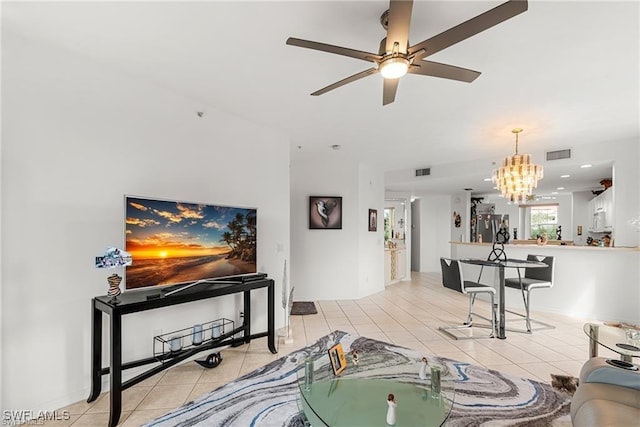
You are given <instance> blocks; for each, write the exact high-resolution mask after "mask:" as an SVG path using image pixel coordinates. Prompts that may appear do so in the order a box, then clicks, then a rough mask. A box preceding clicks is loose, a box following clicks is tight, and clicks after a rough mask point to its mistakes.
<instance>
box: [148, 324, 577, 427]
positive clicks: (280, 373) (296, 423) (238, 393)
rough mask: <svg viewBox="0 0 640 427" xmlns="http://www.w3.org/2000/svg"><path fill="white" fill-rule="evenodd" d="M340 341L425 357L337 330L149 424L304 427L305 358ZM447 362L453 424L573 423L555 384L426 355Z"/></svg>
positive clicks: (565, 397) (565, 398)
mask: <svg viewBox="0 0 640 427" xmlns="http://www.w3.org/2000/svg"><path fill="white" fill-rule="evenodd" d="M337 342H341V343H342V346H343V347H344V349H345V351H349V349H350V348H352V347H353V348H357V349H358V351H360V352H366V351H376V352H393V353H396V354H401V355H403V356H406V357H408V358H416V359H417V358H421V357H422V356H425V354H422V353H421V352H418V351H416V350H411V349H407V348H405V347H399V346H396V345H393V344H389V343H385V342H382V341H377V340H373V339H369V338H365V337H358V336H355V335H351V334H347V333H345V332H341V331H335V332H333V333H331V334H329V335H327V336H325V337H323V338H321V339H319V340H318V341H317V342H315V343H314V344H313V345H311V346H308V347H305V348H302V349H300V350H298V351H295V352H293V353H291V354H289V355H287V356H285V357H282V358H280V359H278V360H276V361H274V362H271V363H269V364H268V365H266V366H263V367H262V368H260V369H257V370H255V371H253V372H251V373H249V374H247V375H245V376H243V377H241V378H238V379H237V380H235V381H233V382H231V383H229V384H226V385H224V386H222V387H220V388H218V389H217V390H214V391H212V392H210V393H208V394H205V395H204V396H201V397H199V398H198V399H196V400H194V401H192V402H189V403H187V404H186V405H184V406H182V407H181V408H178V409H176V410H174V411H172V412H169V413H168V414H166V415H163V416H161V417H159V418H157V419H155V420H154V421H151V422H150V423H148V424H147V426H242V427H245V426H267V427H271V426H273V427H276V426H277V427H280V426H283V427H302V426H304V421H305V419H304V415H303V414H302V413H301V412H300V409H299V408H298V403H297V400H298V395H299V391H298V386H297V384H296V379H297V376H296V370H297V369H298V366H299V365H300V363H301V362H302V361H303V360H304V359H305V357H306V356H307V355H309V354H312V353H317V352H326V351H327V350H328V349H329V348H331V347H332V346H333V345H334V344H336V343H337ZM426 356H427V357H428V358H429V360H433V361H435V362H436V363H439V364H441V365H443V366H445V367H446V368H447V370H448V372H449V373H450V374H451V375H452V376H453V377H454V379H455V381H456V385H455V390H456V395H455V403H454V405H453V409H452V411H451V415H450V417H449V419H448V421H447V423H446V424H447V425H449V426H536V427H538V426H564V425H568V426H570V425H571V421H570V420H569V416H568V414H569V406H570V402H571V396H570V395H569V394H567V393H562V392H558V391H556V390H554V389H553V388H552V387H551V385H549V384H544V383H540V382H537V381H533V380H528V379H524V378H519V377H515V376H512V375H507V374H503V373H500V372H498V371H494V370H490V369H486V368H483V367H479V366H474V365H471V364H469V363H463V362H458V361H455V360H451V359H447V358H440V357H437V356H429V355H426Z"/></svg>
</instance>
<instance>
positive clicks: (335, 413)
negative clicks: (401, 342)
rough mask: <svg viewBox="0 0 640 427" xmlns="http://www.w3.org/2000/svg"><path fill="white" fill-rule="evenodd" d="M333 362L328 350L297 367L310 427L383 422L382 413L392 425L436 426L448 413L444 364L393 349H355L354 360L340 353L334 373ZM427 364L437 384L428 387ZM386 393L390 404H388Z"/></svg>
mask: <svg viewBox="0 0 640 427" xmlns="http://www.w3.org/2000/svg"><path fill="white" fill-rule="evenodd" d="M336 361H337V360H336V359H334V361H333V364H332V361H331V358H330V357H329V354H328V353H325V354H322V355H315V356H311V357H310V358H309V359H307V361H306V362H304V363H303V364H302V365H301V367H300V369H299V370H298V387H299V390H300V403H301V406H302V410H303V412H304V414H305V416H306V417H307V420H308V421H309V422H310V424H311V425H313V426H314V427H317V426H355V425H357V426H373V425H386V423H387V416H393V417H395V426H397V427H402V426H416V425H442V424H443V423H444V422H445V420H446V419H447V418H448V416H449V414H450V412H451V408H452V406H453V402H454V396H455V393H454V382H453V380H452V379H451V376H450V375H449V373H448V371H447V368H446V367H444V366H435V365H434V364H433V363H432V362H429V363H428V365H427V366H424V364H423V362H422V361H421V360H417V359H413V358H409V357H407V356H404V355H401V354H397V353H391V352H384V353H382V352H367V353H360V354H358V356H357V364H355V363H354V361H353V357H352V356H351V355H350V354H347V355H345V358H344V359H342V364H343V365H346V366H344V369H343V370H342V371H341V372H340V373H339V374H338V375H335V374H334V369H333V366H335V365H336ZM338 364H340V362H338ZM341 367H342V366H341ZM432 368H435V370H436V372H434V377H437V376H440V380H439V381H436V383H439V384H440V387H432V386H431V379H432V370H431V369H432ZM390 394H393V396H394V398H395V405H392V404H389V403H388V397H389V395H390ZM392 406H393V408H391V407H392ZM390 412H393V414H390Z"/></svg>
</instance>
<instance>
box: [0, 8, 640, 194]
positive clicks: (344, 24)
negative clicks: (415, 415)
mask: <svg viewBox="0 0 640 427" xmlns="http://www.w3.org/2000/svg"><path fill="white" fill-rule="evenodd" d="M501 3H502V1H472V2H468V1H416V2H415V4H414V7H413V16H412V22H411V33H410V43H411V44H415V43H417V42H420V41H422V40H424V39H427V38H429V37H431V36H433V35H436V34H438V33H440V32H442V31H444V30H446V29H448V28H450V27H452V26H454V25H457V24H459V23H461V22H463V21H465V20H467V19H470V18H472V17H474V16H476V15H478V14H480V13H482V12H484V11H486V10H489V9H491V8H493V7H495V6H497V5H499V4H501ZM387 8H388V2H386V1H355V2H345V1H332V2H330V1H285V2H273V1H257V2H244V1H243V2H239V1H235V2H220V1H203V2H189V3H187V2H104V3H97V2H66V3H58V2H45V3H35V2H27V1H25V2H6V1H5V2H2V25H3V31H11V32H14V33H17V34H19V35H21V36H24V37H27V38H30V39H33V40H37V41H41V42H44V43H47V44H50V45H54V46H58V47H62V48H65V49H69V50H71V51H74V52H76V53H78V54H80V55H83V56H85V57H88V58H91V59H92V60H95V61H99V62H100V63H102V64H104V66H105V67H109V68H113V69H118V70H120V71H124V72H126V73H127V74H129V75H132V76H135V77H138V78H140V79H144V80H147V81H151V82H154V83H156V84H157V85H159V86H161V87H163V88H165V89H168V90H172V91H174V92H177V93H180V94H182V95H184V96H186V97H189V98H190V99H192V100H193V109H194V114H195V112H196V111H204V112H205V114H206V112H207V109H220V110H224V111H227V112H231V113H233V114H237V115H240V116H243V117H245V118H247V119H249V120H251V121H254V122H258V123H262V124H264V125H267V126H269V127H271V128H274V129H277V130H280V131H282V132H283V133H285V134H287V135H289V136H290V138H291V144H292V156H293V159H294V160H295V159H300V158H326V157H327V156H332V155H340V156H350V157H353V158H357V159H360V160H362V161H363V162H368V163H373V164H382V165H384V168H385V170H387V171H389V173H388V174H387V188H388V189H390V190H405V191H412V192H415V193H421V192H425V191H440V192H442V191H460V190H461V189H462V188H465V187H470V188H473V189H474V193H478V192H486V191H490V190H491V187H492V185H491V183H487V182H483V181H482V179H483V178H486V177H490V175H491V170H492V169H493V168H494V167H495V164H493V163H494V162H500V160H501V159H502V158H503V157H504V156H505V155H508V154H512V153H513V150H514V138H513V135H512V134H511V129H512V128H515V127H521V128H524V132H523V133H522V134H521V136H520V152H521V153H523V152H529V153H532V154H534V160H535V161H536V162H538V163H541V162H542V161H543V154H544V152H545V151H547V150H553V149H560V148H572V149H574V151H575V150H579V148H580V146H584V145H589V144H595V143H609V142H612V141H619V140H625V139H626V140H628V139H630V138H636V139H637V138H639V137H640V130H639V116H640V109H639V104H640V102H639V99H640V96H639V95H640V92H639V83H638V81H639V78H638V76H639V74H640V65H639V64H640V42H639V39H640V37H639V27H640V24H639V23H640V8H639V3H638V2H636V1H625V2H614V1H602V2H595V1H565V2H556V1H554V2H550V1H535V0H534V1H529V10H528V11H527V12H525V13H523V14H521V15H518V16H516V17H514V18H512V19H511V20H508V21H506V22H504V23H502V24H499V25H498V26H496V27H493V28H491V29H489V30H486V31H484V32H482V33H480V34H478V35H475V36H473V37H472V38H470V39H467V40H465V41H463V42H460V43H458V44H456V45H454V46H452V47H450V48H448V49H445V50H443V51H441V52H439V53H437V54H435V55H433V56H431V57H430V58H429V59H430V60H434V61H438V62H444V63H447V64H452V65H456V66H460V67H464V68H470V69H473V70H477V71H481V72H482V75H481V76H480V77H479V78H478V79H477V80H476V81H475V82H473V83H471V84H467V83H460V82H455V81H450V80H444V79H438V78H432V77H424V76H416V75H407V76H405V77H403V78H402V80H401V82H400V86H399V89H398V94H397V96H396V102H395V103H393V104H390V105H388V106H385V107H383V106H382V82H381V77H380V76H379V75H374V76H370V77H367V78H365V79H362V80H359V81H357V82H355V83H352V84H349V85H347V86H344V87H342V88H339V89H337V90H334V91H332V92H329V93H327V94H325V95H322V96H320V97H312V96H309V94H310V93H311V92H313V91H315V90H317V89H320V88H322V87H324V86H326V85H328V84H330V83H333V82H335V81H338V80H340V79H342V78H344V77H347V76H349V75H351V74H354V73H356V72H358V71H361V70H364V69H366V68H369V67H370V64H369V63H366V62H363V61H359V60H356V59H351V58H347V57H343V56H338V55H331V54H327V53H324V52H318V51H312V50H308V49H302V48H298V47H292V46H287V45H285V41H286V39H287V37H289V36H292V37H298V38H302V39H308V40H313V41H319V42H324V43H329V44H335V45H340V46H344V47H350V48H354V49H358V50H364V51H372V52H376V51H377V48H378V44H379V42H380V40H381V39H382V38H383V37H384V35H385V34H384V30H383V29H382V27H381V26H380V24H379V17H380V15H381V14H382V12H384V10H386V9H387ZM333 144H339V145H341V146H342V149H341V150H340V151H333V150H331V149H330V146H331V145H333ZM610 160H611V159H590V160H589V161H590V163H593V164H594V165H595V167H593V168H591V169H580V168H579V167H578V165H576V164H574V163H575V162H571V161H559V162H558V163H557V164H556V165H557V166H553V165H548V164H546V163H545V178H544V179H543V180H542V182H541V186H540V187H539V189H538V191H537V193H538V192H539V193H550V192H551V191H554V190H555V189H556V187H558V186H564V187H565V188H566V190H565V191H571V190H586V189H591V188H597V187H599V185H598V182H599V181H600V180H601V179H602V178H605V177H610V176H611V171H610V169H611V162H610ZM422 167H431V168H432V173H434V175H436V176H432V178H433V179H423V180H416V179H413V177H412V174H413V169H414V168H422ZM438 171H440V172H441V174H440V175H438V174H436V173H435V172H438ZM564 173H569V174H571V178H567V179H563V180H561V179H560V178H559V176H560V175H561V174H564ZM438 176H441V178H438ZM409 178H411V179H409Z"/></svg>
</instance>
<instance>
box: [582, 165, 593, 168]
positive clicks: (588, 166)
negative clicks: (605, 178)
mask: <svg viewBox="0 0 640 427" xmlns="http://www.w3.org/2000/svg"><path fill="white" fill-rule="evenodd" d="M591 166H593V165H590V164H586V165H580V167H581V168H582V169H585V168H590V167H591Z"/></svg>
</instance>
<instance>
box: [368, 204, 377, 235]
mask: <svg viewBox="0 0 640 427" xmlns="http://www.w3.org/2000/svg"><path fill="white" fill-rule="evenodd" d="M369 231H378V210H377V209H369Z"/></svg>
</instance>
